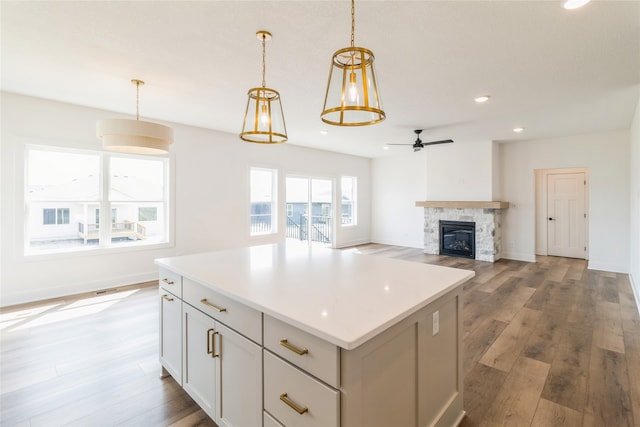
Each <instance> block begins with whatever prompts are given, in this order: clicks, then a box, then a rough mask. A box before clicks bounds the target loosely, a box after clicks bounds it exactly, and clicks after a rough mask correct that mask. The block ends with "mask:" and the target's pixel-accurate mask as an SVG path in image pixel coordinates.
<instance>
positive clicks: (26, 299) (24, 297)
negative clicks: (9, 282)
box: [0, 271, 158, 308]
mask: <svg viewBox="0 0 640 427" xmlns="http://www.w3.org/2000/svg"><path fill="white" fill-rule="evenodd" d="M153 280H156V281H157V280H158V272H157V271H151V272H147V273H140V274H131V275H127V276H117V277H111V278H104V279H101V280H95V281H91V282H83V283H75V284H72V285H65V286H58V287H52V288H46V289H38V290H35V291H27V292H23V293H16V294H12V295H5V294H6V292H3V295H2V299H0V307H2V308H4V307H8V306H12V305H18V304H26V303H30V302H35V301H41V300H47V299H52V298H60V297H65V296H70V295H77V294H83V293H86V292H95V291H101V290H105V289H112V288H117V287H122V286H129V285H136V284H139V283H145V282H150V281H153Z"/></svg>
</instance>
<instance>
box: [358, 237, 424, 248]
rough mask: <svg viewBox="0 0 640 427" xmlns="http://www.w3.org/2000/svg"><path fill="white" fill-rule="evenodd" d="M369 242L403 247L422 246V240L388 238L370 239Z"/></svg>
mask: <svg viewBox="0 0 640 427" xmlns="http://www.w3.org/2000/svg"><path fill="white" fill-rule="evenodd" d="M371 243H377V244H379V245H392V246H404V247H405V248H416V249H422V248H424V242H423V241H422V240H420V241H416V240H388V239H371Z"/></svg>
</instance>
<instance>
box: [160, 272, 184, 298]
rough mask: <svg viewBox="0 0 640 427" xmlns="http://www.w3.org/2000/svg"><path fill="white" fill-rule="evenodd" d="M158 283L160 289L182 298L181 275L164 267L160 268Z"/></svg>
mask: <svg viewBox="0 0 640 427" xmlns="http://www.w3.org/2000/svg"><path fill="white" fill-rule="evenodd" d="M158 284H159V285H160V287H161V288H162V289H164V290H165V291H167V292H171V293H172V294H173V295H175V296H177V297H178V298H182V276H180V275H179V274H176V273H174V272H173V271H170V270H167V269H165V268H161V269H160V274H159V279H158Z"/></svg>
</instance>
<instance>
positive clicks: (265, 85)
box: [262, 34, 267, 87]
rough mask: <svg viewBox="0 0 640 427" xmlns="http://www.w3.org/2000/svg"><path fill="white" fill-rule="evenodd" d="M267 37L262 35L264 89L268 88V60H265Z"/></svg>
mask: <svg viewBox="0 0 640 427" xmlns="http://www.w3.org/2000/svg"><path fill="white" fill-rule="evenodd" d="M266 38H267V36H266V35H265V34H263V35H262V87H267V79H266V77H265V75H266V73H265V69H266V65H265V64H266V60H265V56H266V55H265V41H266Z"/></svg>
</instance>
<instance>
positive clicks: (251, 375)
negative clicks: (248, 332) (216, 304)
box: [182, 303, 262, 427]
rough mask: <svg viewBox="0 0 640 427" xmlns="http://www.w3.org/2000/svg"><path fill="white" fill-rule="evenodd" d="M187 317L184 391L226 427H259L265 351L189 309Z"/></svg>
mask: <svg viewBox="0 0 640 427" xmlns="http://www.w3.org/2000/svg"><path fill="white" fill-rule="evenodd" d="M183 311H184V332H183V345H182V346H183V349H184V366H183V372H184V384H183V387H184V389H185V390H186V391H187V393H189V395H190V396H191V397H192V398H193V400H195V401H196V402H197V403H198V405H200V407H201V408H202V409H203V410H204V411H205V412H206V413H207V415H209V416H210V417H211V419H213V420H214V421H215V422H216V423H217V424H218V425H219V426H221V427H222V426H225V427H245V426H246V427H254V426H260V425H261V424H262V352H261V347H260V346H258V345H257V344H255V343H253V342H251V341H250V340H249V339H247V338H245V337H243V336H242V335H240V334H238V333H237V332H235V331H233V330H232V329H230V328H228V327H227V326H225V325H224V324H222V323H220V322H218V321H216V320H214V319H213V318H211V317H209V316H208V315H206V314H204V313H202V312H200V311H199V310H197V309H195V308H193V307H192V306H190V305H189V304H186V303H185V304H184V305H183Z"/></svg>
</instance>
